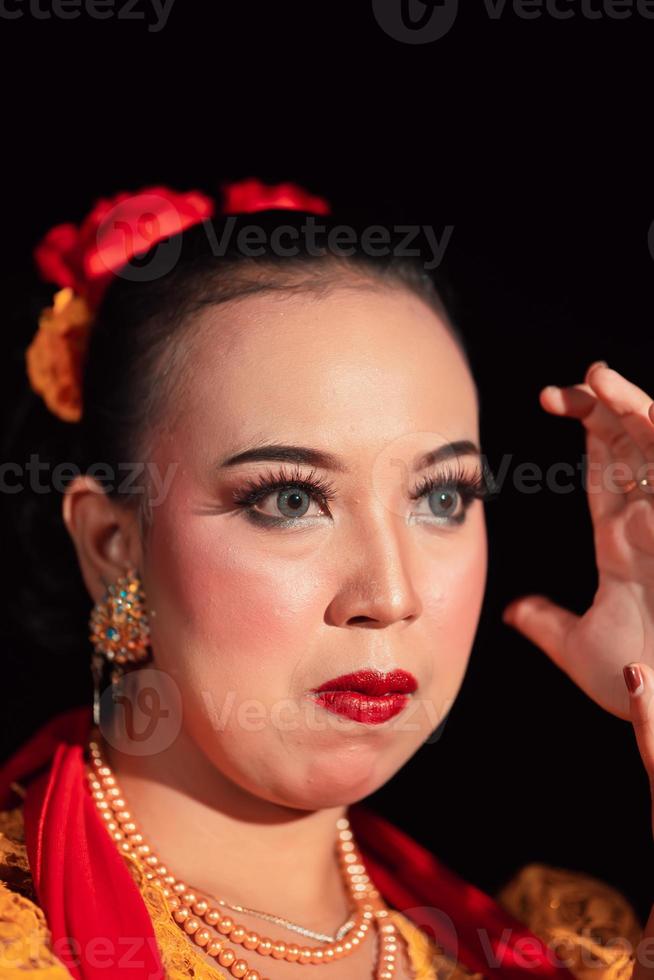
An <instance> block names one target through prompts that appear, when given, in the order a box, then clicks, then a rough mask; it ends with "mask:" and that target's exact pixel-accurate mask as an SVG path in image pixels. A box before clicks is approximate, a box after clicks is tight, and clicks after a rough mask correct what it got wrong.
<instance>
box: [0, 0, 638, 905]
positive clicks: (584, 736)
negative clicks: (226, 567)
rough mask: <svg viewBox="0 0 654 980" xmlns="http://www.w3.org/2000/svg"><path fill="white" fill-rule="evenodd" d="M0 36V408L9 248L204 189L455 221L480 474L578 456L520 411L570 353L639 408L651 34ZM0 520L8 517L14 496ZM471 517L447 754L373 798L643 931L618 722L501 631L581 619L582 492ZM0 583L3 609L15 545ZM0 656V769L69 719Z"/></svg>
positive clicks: (20, 261)
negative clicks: (578, 893)
mask: <svg viewBox="0 0 654 980" xmlns="http://www.w3.org/2000/svg"><path fill="white" fill-rule="evenodd" d="M570 6H572V7H573V8H575V9H577V10H579V9H580V5H579V6H577V7H575V5H574V4H571V5H570ZM598 6H599V4H598ZM27 9H28V8H25V10H26V11H27ZM140 9H145V7H141V8H140ZM0 32H1V34H2V42H1V43H2V46H3V49H4V57H3V59H2V64H3V67H2V69H1V71H2V82H3V93H4V105H3V116H4V122H3V136H4V139H3V143H4V151H3V163H2V167H3V184H2V186H3V188H4V195H3V196H4V201H3V206H2V216H3V228H2V232H1V234H2V241H3V253H4V255H3V262H2V267H1V276H2V296H3V298H4V303H5V317H4V322H5V325H6V330H5V332H4V343H5V351H4V356H3V358H2V360H3V369H4V377H3V396H4V399H5V403H6V411H7V413H9V414H10V413H11V411H12V402H13V400H14V399H15V398H16V397H17V394H18V392H19V391H20V390H21V389H22V387H23V386H24V385H25V383H26V381H25V375H24V370H23V361H22V358H23V350H24V347H25V346H26V345H27V343H28V342H29V340H30V339H31V335H32V333H33V331H34V329H35V323H34V322H32V320H31V319H30V313H29V307H28V305H27V300H26V297H27V295H28V293H29V291H30V289H32V287H33V285H34V282H35V276H34V270H33V267H32V264H31V249H32V248H33V246H34V244H35V243H36V242H37V241H38V240H39V239H40V238H41V236H42V235H43V234H44V233H45V231H47V229H48V228H50V227H51V226H52V225H53V224H57V223H59V222H62V221H76V222H79V221H80V220H81V219H82V218H83V217H84V215H85V214H86V213H87V211H88V210H89V209H90V207H91V205H92V203H93V201H94V200H95V199H96V198H98V197H100V196H104V195H111V194H114V193H116V192H118V191H120V190H136V189H139V188H141V187H144V186H148V185H153V184H157V183H165V184H167V185H168V186H171V187H175V188H177V189H179V190H186V189H190V188H192V187H193V188H196V187H197V188H199V189H202V190H205V191H207V192H209V193H217V190H218V186H219V184H220V182H221V181H222V180H235V179H241V178H243V177H247V176H257V177H259V178H260V179H262V180H264V181H266V182H267V183H274V182H277V181H282V180H294V181H296V182H298V183H300V184H302V185H303V186H304V187H306V188H307V189H308V190H310V191H312V192H314V193H318V194H322V195H323V196H325V197H327V198H329V199H330V200H333V201H338V203H339V205H341V206H343V207H347V206H348V205H352V206H357V207H361V206H363V207H366V208H370V209H371V211H372V212H373V213H379V214H380V215H385V214H389V213H391V212H392V213H395V211H396V210H397V211H398V212H399V211H401V212H402V213H404V214H407V215H410V216H412V217H413V219H414V220H416V221H419V222H420V223H423V224H432V225H434V226H435V227H436V228H439V229H441V228H442V227H443V226H444V225H450V224H451V225H453V226H454V231H453V234H452V238H451V241H450V244H449V246H448V248H447V250H446V254H445V262H444V267H443V268H444V271H446V273H447V275H448V276H449V277H450V279H451V281H452V282H453V283H454V285H455V287H456V289H457V291H458V294H459V301H460V307H459V324H460V326H461V328H462V329H463V331H464V333H465V335H466V338H467V340H468V344H469V346H470V349H471V352H472V356H473V360H474V366H475V372H476V379H477V382H478V386H479V388H480V391H481V398H482V416H481V426H482V432H481V435H482V445H483V448H484V450H485V452H486V453H487V455H488V458H489V461H490V463H491V465H493V464H496V463H497V462H499V460H500V459H501V457H502V455H503V454H505V453H507V454H512V457H513V462H514V464H515V465H518V464H519V463H520V462H525V461H531V462H538V463H540V464H541V465H542V466H543V468H546V467H547V466H548V465H549V464H550V463H552V462H554V461H560V460H567V461H570V462H571V463H572V464H573V465H576V463H577V461H578V460H579V459H580V458H581V455H582V454H583V451H584V441H583V429H582V427H581V424H580V423H578V422H576V421H573V420H570V419H562V418H556V417H554V416H551V415H549V414H548V413H546V412H545V411H544V410H543V409H542V408H541V407H540V404H539V401H538V392H539V390H540V389H541V388H542V387H543V386H544V385H546V384H549V383H553V384H573V383H576V382H579V381H581V380H582V379H583V374H584V371H585V369H586V367H587V366H588V364H589V363H590V362H591V361H592V360H595V359H597V358H603V359H605V360H607V361H608V363H609V364H610V365H611V366H612V367H614V368H615V369H617V370H618V371H620V372H621V373H623V374H624V375H626V376H627V377H628V378H630V379H631V380H633V381H634V382H635V383H637V384H639V385H640V386H641V387H643V388H645V389H646V390H648V391H650V392H651V393H652V394H654V378H653V377H652V363H653V360H652V355H653V354H654V350H653V343H652V331H651V324H652V308H653V300H654V296H653V286H652V282H653V272H654V258H653V257H652V254H651V253H650V250H649V247H648V232H649V229H650V225H651V223H652V222H653V221H654V201H653V200H652V179H651V170H652V166H651V165H652V161H651V151H650V150H649V148H648V145H647V137H648V135H649V131H650V130H651V83H652V77H651V64H652V58H651V52H652V44H653V39H654V21H647V20H645V19H643V18H639V17H638V16H636V15H634V16H633V17H631V18H630V19H626V20H613V19H610V18H608V17H604V18H599V19H597V20H591V19H589V18H588V17H584V16H582V14H581V13H577V14H576V16H575V17H574V18H573V19H570V20H566V21H563V20H561V21H559V20H555V19H553V18H551V17H547V16H543V17H541V18H540V19H537V20H524V19H522V18H519V17H518V16H516V15H515V14H513V13H511V12H510V11H508V10H507V12H506V13H505V14H504V15H503V16H502V17H501V18H500V19H498V20H492V19H491V18H489V17H488V16H487V15H486V13H485V12H484V7H483V4H481V3H478V4H475V3H470V4H469V5H468V6H467V7H466V10H465V12H460V14H459V17H458V19H457V21H456V24H455V25H454V27H453V28H452V30H451V31H450V32H449V33H448V34H447V35H446V36H445V37H443V38H441V39H440V40H437V41H435V42H432V43H428V44H424V45H420V44H417V45H410V44H403V43H400V42H398V41H396V40H394V39H393V38H391V37H389V36H388V35H386V34H385V33H384V32H383V31H382V30H381V28H380V26H379V25H378V24H377V22H376V21H375V18H374V16H373V14H372V12H371V8H370V5H369V4H368V3H360V4H357V5H355V4H352V3H335V2H332V3H330V4H323V5H320V6H318V5H308V4H306V3H295V2H288V3H284V4H276V5H271V4H264V3H259V4H256V3H242V4H239V5H236V4H232V5H230V6H227V7H223V6H222V5H221V8H220V9H219V10H215V11H210V10H209V9H208V8H207V5H206V4H200V3H195V4H194V3H191V2H188V0H185V2H184V4H182V0H176V6H174V7H173V11H172V14H171V16H170V19H169V21H168V24H167V26H166V27H165V28H164V29H163V30H162V31H160V32H159V33H152V32H148V30H147V26H146V23H145V22H143V21H127V20H125V21H120V20H118V19H116V18H114V19H113V20H107V21H93V20H92V19H90V18H88V17H87V16H84V15H83V16H81V17H80V18H78V19H77V20H75V21H69V22H64V21H60V20H57V19H52V20H50V21H38V20H36V19H35V18H34V17H33V16H30V15H29V14H28V13H27V12H26V13H25V16H23V17H22V18H21V19H19V20H13V21H9V20H7V21H3V20H1V19H0ZM2 507H3V515H4V520H10V519H11V502H10V501H9V502H7V501H3V502H2ZM487 520H488V528H489V536H490V566H489V578H488V587H487V594H486V601H485V604H484V609H483V612H482V618H481V622H480V626H479V631H478V634H477V638H476V642H475V647H474V651H473V655H472V658H471V662H470V667H469V670H468V673H467V675H466V679H465V681H464V685H463V688H462V690H461V693H460V695H459V698H458V700H457V702H456V704H455V706H454V707H453V709H452V711H451V714H450V716H449V717H448V720H447V722H446V725H445V727H444V730H443V733H442V736H441V737H440V738H439V739H438V740H437V741H436V742H435V743H433V744H427V745H425V746H424V747H423V748H422V749H421V750H419V752H418V753H417V754H416V755H415V757H414V758H413V759H412V760H411V761H410V763H409V764H407V766H406V767H405V768H404V769H403V770H402V771H401V772H400V773H398V774H397V776H396V777H395V778H394V779H393V780H392V781H391V782H390V783H388V784H387V785H386V786H385V787H384V788H383V789H382V790H380V791H379V792H378V793H376V794H375V795H374V796H373V797H371V798H370V803H371V805H375V806H377V807H378V808H379V809H380V810H381V811H382V812H383V813H385V814H386V815H388V816H389V817H390V818H391V819H392V820H394V821H395V822H397V823H398V824H400V825H401V826H402V827H404V828H405V829H406V830H408V832H409V833H412V834H413V835H414V836H416V837H417V838H418V839H420V840H421V841H423V842H424V843H426V844H427V845H428V846H429V847H430V848H432V849H433V850H434V851H435V853H436V854H437V855H438V856H439V858H440V859H441V860H443V861H444V862H445V863H447V864H449V865H450V866H451V867H453V868H454V869H455V870H456V871H457V872H459V873H460V874H461V875H463V876H464V877H465V878H467V879H468V880H470V881H472V882H474V883H475V884H477V885H478V886H479V887H481V888H483V889H485V890H487V891H493V890H495V889H496V888H497V887H498V886H499V885H500V884H501V883H502V882H503V881H504V879H505V878H506V877H508V875H509V874H510V873H511V871H512V870H514V869H516V868H517V867H519V866H520V865H521V864H523V863H525V862H527V861H532V860H538V861H545V862H549V863H551V864H555V865H560V866H563V867H570V868H576V869H580V870H586V871H589V872H590V873H592V874H596V875H598V876H599V877H601V878H603V879H605V880H607V881H610V882H611V883H612V884H614V885H615V886H616V887H618V888H619V889H621V890H622V891H623V893H624V894H625V895H627V896H628V897H629V898H630V899H631V900H632V901H633V902H634V904H635V906H636V909H637V911H638V912H639V914H640V915H641V917H643V919H644V918H646V916H647V915H648V914H649V908H650V906H651V903H652V896H653V890H654V873H653V872H654V867H653V860H652V858H653V848H652V821H651V801H650V797H649V786H648V782H647V778H646V774H645V771H644V768H643V766H642V763H641V761H640V757H639V754H638V751H637V747H636V743H635V738H634V734H633V731H632V729H631V727H630V725H629V723H628V722H625V721H623V720H620V719H617V718H615V717H612V716H610V715H608V714H607V713H606V712H605V711H603V710H602V709H601V708H600V707H599V706H598V705H596V704H595V703H594V702H592V701H591V700H590V699H589V698H588V697H587V696H586V695H585V694H583V693H582V692H581V691H580V690H579V689H577V688H576V687H575V685H574V684H573V683H572V682H571V681H570V680H569V679H568V678H567V677H566V676H565V675H564V674H562V672H561V671H559V670H558V668H557V667H556V666H555V665H554V664H553V663H552V662H551V661H550V660H549V659H548V658H547V656H546V655H545V654H544V653H543V652H542V651H540V650H539V649H538V648H536V647H534V646H533V645H532V644H530V643H529V642H528V641H527V640H526V639H524V638H523V637H522V636H521V635H519V634H518V633H516V632H515V631H514V630H512V629H511V628H509V627H507V626H505V625H503V624H502V622H501V618H500V616H501V611H502V609H503V608H504V606H505V605H506V604H507V603H508V601H509V600H510V599H511V598H513V597H514V596H516V595H519V594H523V593H526V592H531V591H534V592H543V593H545V594H547V595H549V596H551V597H552V598H553V599H555V600H556V601H557V602H559V603H561V604H563V605H565V606H566V607H568V608H570V609H572V610H574V611H575V612H578V613H582V612H583V611H585V609H586V608H588V606H589V604H590V602H591V601H592V597H593V594H594V590H595V586H596V572H595V565H594V554H593V544H592V534H591V524H590V519H589V515H588V509H587V505H586V500H585V494H584V492H583V489H582V487H581V483H580V481H579V480H578V479H577V480H576V482H575V490H574V492H572V493H569V494H556V493H552V492H549V491H547V490H541V492H539V493H535V494H533V495H530V494H524V493H519V492H518V491H517V490H515V489H513V488H512V485H511V481H510V480H507V482H506V484H505V489H504V490H503V492H502V493H501V496H500V499H498V500H497V501H496V502H494V503H493V504H492V505H491V506H489V507H488V509H487ZM47 560H48V558H47V555H45V554H44V556H43V561H44V562H47ZM3 564H4V568H5V572H6V585H5V590H4V600H5V602H6V603H11V601H12V589H13V588H15V587H16V584H15V582H14V581H13V580H12V556H11V554H6V555H5V557H4V562H3ZM631 659H633V651H629V650H625V651H623V660H624V662H625V663H627V662H628V661H629V660H631ZM2 663H3V669H2V676H1V677H0V688H1V690H2V716H3V722H2V755H3V756H5V755H7V754H8V753H9V752H10V751H12V750H13V749H14V748H15V747H17V746H18V744H20V742H21V741H22V740H23V739H24V738H26V737H27V735H28V734H29V733H30V732H31V731H32V730H33V728H34V727H35V725H36V724H37V723H40V722H41V721H44V720H46V719H47V718H48V717H50V716H51V715H53V714H55V713H56V712H57V711H59V710H62V709H63V708H64V707H66V706H68V705H71V704H74V703H77V702H78V699H79V697H80V693H81V692H82V691H83V690H84V684H85V680H84V681H81V680H80V678H79V677H72V676H70V673H69V674H67V673H66V671H65V669H62V668H61V667H60V666H57V668H56V670H55V669H54V667H53V666H52V665H51V664H40V663H38V662H37V663H35V661H34V657H33V656H30V651H29V650H25V649H21V648H20V646H19V645H18V643H17V641H16V640H15V639H14V638H13V637H12V636H11V635H7V636H6V637H5V639H4V641H3V652H2Z"/></svg>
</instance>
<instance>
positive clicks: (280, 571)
mask: <svg viewBox="0 0 654 980" xmlns="http://www.w3.org/2000/svg"><path fill="white" fill-rule="evenodd" d="M161 518H162V519H161V520H160V521H159V523H158V525H157V526H156V529H155V528H154V527H153V533H152V538H151V546H150V563H151V571H150V578H151V579H152V583H153V589H154V596H155V598H156V604H155V603H153V605H155V608H156V605H159V606H160V607H161V614H159V613H158V614H157V629H158V635H159V636H160V641H161V642H162V643H164V644H166V645H170V655H169V656H168V655H166V661H167V662H171V658H174V660H175V661H176V662H177V663H179V662H180V661H181V660H183V662H184V666H183V668H182V669H183V671H184V673H185V674H190V673H192V674H193V675H194V677H195V678H196V679H197V675H198V672H200V671H201V672H202V673H203V674H204V675H205V679H206V674H207V672H209V673H210V676H211V677H213V678H214V682H215V681H216V679H218V678H220V681H221V684H225V685H227V686H229V687H230V688H233V689H234V690H235V691H236V692H237V694H238V697H239V699H240V698H255V699H256V698H261V699H262V701H264V702H265V703H267V702H268V699H269V698H270V695H271V694H274V689H275V682H276V684H277V688H278V693H279V695H280V696H282V697H287V696H290V693H291V691H292V680H293V673H294V671H295V670H296V669H297V667H298V661H299V660H300V659H303V658H305V657H307V656H308V655H309V652H310V648H309V646H308V643H307V640H308V637H309V622H310V621H311V622H312V623H313V625H314V628H315V623H320V622H321V620H322V613H321V610H320V609H319V608H317V603H318V602H319V598H318V596H319V592H318V590H317V589H316V587H315V577H316V570H315V567H314V566H315V561H311V558H310V556H309V555H307V558H306V561H304V560H300V561H297V560H296V561H292V562H291V561H289V560H288V557H287V555H286V554H284V555H282V554H280V555H279V556H277V555H276V554H275V553H274V551H271V550H270V549H265V548H264V547H263V546H262V543H261V537H260V536H259V535H256V534H253V533H252V531H251V529H248V528H244V527H243V528H242V527H240V526H237V523H238V524H242V522H236V521H233V520H232V519H231V518H229V520H221V518H220V517H219V516H213V515H209V516H207V515H200V516H198V515H193V514H188V513H187V514H186V515H185V516H184V517H182V518H179V515H178V516H177V519H175V511H174V508H172V509H171V511H170V512H169V514H168V515H166V519H164V515H163V514H162V515H161ZM314 607H315V608H314ZM273 668H274V670H273ZM275 671H276V673H275ZM205 686H206V684H205Z"/></svg>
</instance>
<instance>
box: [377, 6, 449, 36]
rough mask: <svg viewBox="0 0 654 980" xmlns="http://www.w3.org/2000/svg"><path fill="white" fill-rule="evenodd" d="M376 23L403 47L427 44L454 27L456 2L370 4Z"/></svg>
mask: <svg viewBox="0 0 654 980" xmlns="http://www.w3.org/2000/svg"><path fill="white" fill-rule="evenodd" d="M372 9H373V13H374V15H375V19H376V20H377V23H378V24H379V26H380V27H381V28H382V30H383V31H385V32H386V34H388V35H389V36H390V37H392V38H393V39H394V40H396V41H401V42H403V43H404V44H429V43H431V42H432V41H438V40H439V39H440V38H441V37H444V36H445V35H446V34H447V33H448V31H449V30H450V29H451V28H452V27H453V25H454V21H455V20H456V15H457V13H458V9H459V0H373V3H372Z"/></svg>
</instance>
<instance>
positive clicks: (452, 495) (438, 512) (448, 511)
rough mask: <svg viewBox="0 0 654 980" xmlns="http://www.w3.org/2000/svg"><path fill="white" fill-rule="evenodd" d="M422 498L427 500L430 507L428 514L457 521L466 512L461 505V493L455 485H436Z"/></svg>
mask: <svg viewBox="0 0 654 980" xmlns="http://www.w3.org/2000/svg"><path fill="white" fill-rule="evenodd" d="M422 499H423V500H426V501H427V505H428V507H429V509H430V514H429V515H427V516H433V517H439V518H442V519H443V520H445V521H455V522H456V521H457V520H459V519H460V518H461V517H462V516H463V514H464V511H462V510H461V507H460V505H461V503H462V497H461V494H460V493H459V491H458V490H457V489H456V488H454V487H436V488H434V489H433V490H430V491H428V492H427V493H425V494H423V497H422ZM457 511H458V513H457Z"/></svg>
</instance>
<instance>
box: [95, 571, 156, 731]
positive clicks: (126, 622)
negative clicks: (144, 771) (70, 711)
mask: <svg viewBox="0 0 654 980" xmlns="http://www.w3.org/2000/svg"><path fill="white" fill-rule="evenodd" d="M103 582H104V579H103ZM104 584H105V586H106V592H105V594H104V595H103V596H102V598H101V599H100V601H99V602H96V603H95V605H94V607H93V610H92V612H91V615H90V618H89V629H90V634H89V639H90V640H91V643H92V644H93V647H94V653H93V657H92V662H91V669H92V673H93V687H94V691H93V721H94V724H96V725H99V724H100V695H101V689H102V688H104V686H105V685H106V681H107V678H106V671H107V669H109V671H110V675H109V676H110V681H111V683H112V684H116V683H117V682H118V680H119V678H120V677H121V676H122V675H123V674H124V673H126V672H127V671H128V670H132V669H133V668H135V667H141V666H142V665H143V664H144V663H148V662H149V661H150V660H151V659H152V650H151V649H150V648H149V645H150V620H149V617H148V614H147V611H146V608H145V595H144V593H143V586H142V584H141V580H140V578H139V576H138V574H137V572H136V569H135V568H133V567H132V566H129V567H128V569H127V571H126V573H125V574H124V575H120V576H119V577H118V579H117V580H116V581H115V582H113V583H109V584H107V583H106V582H105V583H104ZM150 615H151V616H154V610H150Z"/></svg>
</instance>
